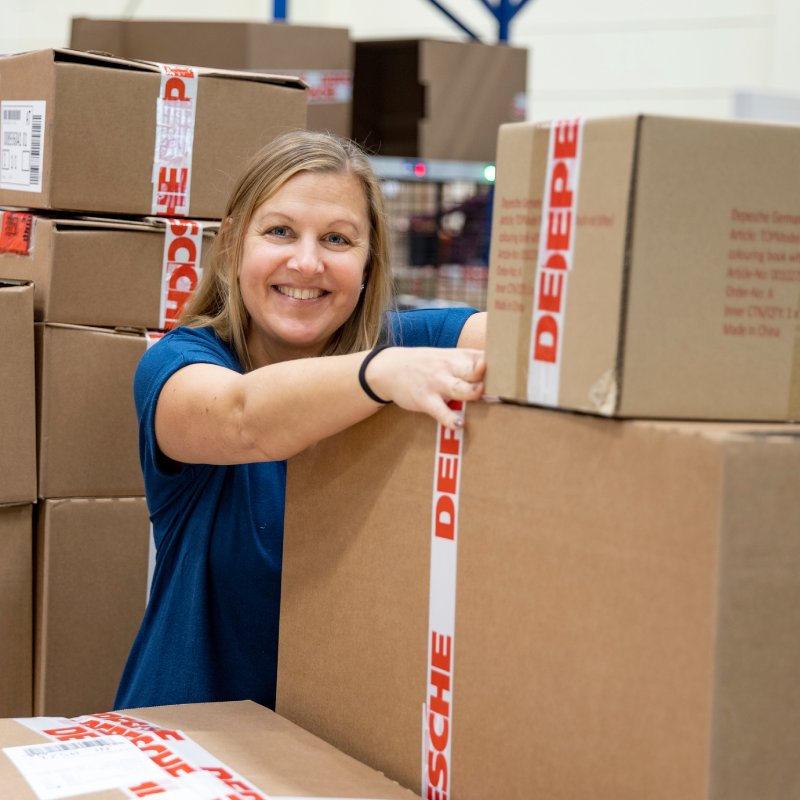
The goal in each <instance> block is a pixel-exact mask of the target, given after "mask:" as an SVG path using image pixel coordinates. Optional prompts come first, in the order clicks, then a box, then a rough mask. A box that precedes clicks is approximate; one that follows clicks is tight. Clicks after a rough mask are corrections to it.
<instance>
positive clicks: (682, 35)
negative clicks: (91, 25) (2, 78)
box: [0, 0, 800, 120]
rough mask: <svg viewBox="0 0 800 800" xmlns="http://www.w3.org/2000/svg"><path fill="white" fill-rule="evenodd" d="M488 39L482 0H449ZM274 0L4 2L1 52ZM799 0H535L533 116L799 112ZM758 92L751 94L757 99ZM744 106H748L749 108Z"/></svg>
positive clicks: (396, 9)
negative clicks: (115, 26)
mask: <svg viewBox="0 0 800 800" xmlns="http://www.w3.org/2000/svg"><path fill="white" fill-rule="evenodd" d="M285 5H286V16H287V19H288V21H289V22H292V23H297V24H305V25H332V26H342V27H346V28H349V29H350V32H351V36H352V37H353V38H354V39H360V38H377V37H406V36H409V37H442V38H450V39H458V40H465V39H466V36H465V34H464V33H463V32H462V31H461V30H460V29H459V28H457V27H456V26H455V25H454V24H453V22H451V21H450V20H449V19H448V18H447V17H446V16H445V14H444V13H442V11H440V10H439V9H438V8H437V7H436V6H435V5H434V4H433V3H431V2H430V0H400V1H398V0H285ZM442 5H444V7H445V8H447V9H449V10H450V11H452V12H453V13H454V14H455V15H457V16H458V18H459V19H460V20H462V21H463V22H464V23H465V24H466V25H467V26H468V27H469V28H470V29H471V30H472V31H473V32H474V33H476V34H477V35H478V36H480V37H481V39H483V40H484V41H486V42H489V43H493V42H496V41H497V36H498V26H497V22H496V20H495V18H494V16H493V15H492V14H491V13H490V11H489V10H488V9H487V8H486V7H485V5H484V3H483V2H482V0H442ZM274 10H275V9H274V5H273V2H272V0H267V2H264V0H227V1H226V2H225V3H218V2H208V0H191V1H190V0H170V2H168V3H164V2H158V0H94V1H92V0H84V1H83V2H74V1H73V0H3V10H2V19H3V22H2V26H0V52H2V53H11V52H17V51H20V50H31V49H38V48H42V47H53V46H66V45H67V44H68V43H69V36H70V20H71V18H72V17H73V16H96V17H116V16H119V17H131V18H149V19H160V18H172V19H209V20H213V19H226V20H234V19H235V20H259V21H271V20H272V19H273V15H274ZM799 40H800V3H798V2H797V0H703V1H702V2H697V0H672V2H669V3H665V2H660V1H657V0H530V1H529V2H528V3H527V4H526V5H525V6H524V8H522V9H521V11H520V12H519V13H518V14H517V15H516V17H515V18H514V19H513V21H512V22H511V25H510V35H509V41H510V43H511V44H514V45H517V46H520V47H526V48H529V49H530V56H529V62H528V87H529V96H528V117H529V118H530V119H537V120H538V119H549V118H551V117H556V116H565V115H572V114H576V113H579V114H581V115H599V114H603V115H605V114H617V113H628V112H641V111H649V112H659V113H669V114H681V115H700V116H718V117H736V116H740V115H743V114H747V113H756V111H759V110H758V109H754V108H753V107H754V106H757V105H759V103H760V105H761V108H760V111H759V113H762V114H764V115H766V116H769V115H774V114H778V113H780V107H781V106H783V107H784V108H783V114H785V115H789V114H794V118H795V119H798V118H800V47H798V41H799ZM754 96H755V97H754ZM744 106H749V109H748V108H745V107H744Z"/></svg>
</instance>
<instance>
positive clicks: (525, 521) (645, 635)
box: [277, 404, 800, 800]
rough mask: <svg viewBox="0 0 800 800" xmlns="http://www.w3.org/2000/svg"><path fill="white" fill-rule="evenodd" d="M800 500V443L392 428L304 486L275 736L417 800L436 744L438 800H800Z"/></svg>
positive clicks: (544, 415) (507, 418) (566, 422)
mask: <svg viewBox="0 0 800 800" xmlns="http://www.w3.org/2000/svg"><path fill="white" fill-rule="evenodd" d="M437 446H438V454H437ZM798 474H800V426H792V425H788V424H786V425H784V426H779V425H772V426H769V425H766V424H761V425H758V424H753V425H739V426H737V425H733V424H727V425H726V424H716V425H715V424H705V425H703V424H699V423H680V422H674V423H669V422H657V421H619V420H608V419H601V418H598V417H593V416H590V415H577V414H570V413H567V412H562V411H553V410H549V409H539V408H534V407H524V406H512V405H507V404H477V405H470V406H469V408H468V410H467V414H466V428H465V432H464V433H463V434H459V435H458V436H457V437H455V438H453V437H451V436H442V437H438V436H437V431H436V428H435V426H434V424H433V422H431V421H430V420H428V419H427V418H425V417H422V416H421V415H414V414H409V413H406V412H402V411H399V410H398V409H396V408H391V407H390V408H388V409H386V410H384V411H381V412H380V413H379V414H378V415H376V416H375V417H373V418H371V419H369V420H368V421H366V422H364V423H362V424H360V425H359V426H357V427H355V428H353V429H351V430H350V431H348V432H346V433H344V434H341V435H339V436H336V437H333V438H331V439H329V440H326V441H324V442H321V443H319V444H318V445H317V446H315V447H314V448H311V449H309V450H308V451H306V452H305V453H303V454H302V455H300V456H298V457H297V458H295V459H292V460H291V461H290V463H289V472H288V489H287V515H286V530H285V540H284V561H283V568H284V571H283V589H282V595H281V639H280V648H279V659H280V660H279V673H278V706H277V710H278V712H279V713H281V714H283V715H285V716H286V717H288V718H289V719H291V720H293V721H294V722H296V723H298V724H299V725H302V726H303V727H305V728H307V729H308V730H310V731H312V732H314V733H316V734H317V735H319V736H321V737H322V738H324V739H326V740H327V741H330V742H331V743H332V744H334V745H335V746H336V747H339V748H341V749H342V750H344V751H345V752H348V753H350V754H351V755H353V756H354V757H355V758H358V759H359V760H362V761H364V762H365V763H367V764H370V765H371V766H373V767H375V768H376V769H379V770H381V771H383V772H385V773H386V774H387V775H388V776H389V777H392V778H395V779H397V780H399V781H400V782H401V783H402V784H404V785H406V786H409V787H411V788H413V789H415V790H418V789H419V787H420V783H421V778H420V776H421V774H422V773H423V758H424V756H422V753H423V747H422V744H423V743H424V740H423V736H422V734H423V730H425V731H430V732H431V733H432V735H431V736H430V741H429V751H428V752H429V757H428V758H426V759H425V760H424V764H425V771H426V773H428V770H429V769H430V773H428V774H429V777H430V786H431V789H432V790H433V792H432V794H431V796H432V797H444V796H447V797H454V798H459V799H460V800H485V798H487V797H502V798H508V800H512V799H513V800H528V799H529V798H537V797H543V798H545V797H546V798H549V799H550V800H567V799H569V800H573V798H588V797H592V798H594V800H642V798H647V800H675V798H681V800H753V798H756V797H757V798H759V800H786V798H789V797H795V796H797V790H798V787H800V763H798V759H797V752H798V748H799V747H800V730H798V726H797V720H798V719H800V684H798V681H797V675H798V674H800V637H798V635H797V631H798V628H799V627H800V493H798V491H797V476H798ZM434 531H435V532H436V534H437V535H435V536H434V535H432V534H433V532H434ZM432 540H433V546H432ZM454 548H456V549H457V556H456V553H455V551H454ZM443 553H445V554H446V558H443ZM447 559H449V561H447ZM445 562H447V563H445ZM447 565H449V566H450V567H451V568H452V572H448V569H447V568H445V567H446V566H447ZM448 608H450V610H451V611H452V613H453V615H454V622H453V619H449V620H448V619H447V610H448ZM429 619H430V622H429ZM447 625H450V626H451V633H449V634H447V635H445V634H446V630H447V628H446V626H447ZM447 636H450V637H451V638H447ZM429 648H430V650H429ZM426 656H427V657H426ZM429 679H430V683H429ZM423 703H427V705H428V708H429V710H430V715H424V712H423ZM423 726H424V727H423ZM428 738H429V737H428V735H427V734H426V736H425V737H424V739H425V740H427V739H428ZM446 748H449V753H447V752H445V750H446ZM448 759H449V764H448ZM444 779H447V781H448V783H447V787H446V792H445V791H443V788H444V787H443V783H442V782H443V780H444ZM422 794H423V795H425V792H422Z"/></svg>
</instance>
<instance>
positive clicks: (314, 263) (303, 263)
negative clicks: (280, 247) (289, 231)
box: [288, 236, 323, 275]
mask: <svg viewBox="0 0 800 800" xmlns="http://www.w3.org/2000/svg"><path fill="white" fill-rule="evenodd" d="M288 266H289V268H290V269H296V270H297V271H298V272H301V273H302V274H304V275H314V274H315V273H317V272H322V269H323V265H322V253H321V251H320V247H319V243H318V242H317V240H316V239H315V238H312V237H310V236H309V237H301V238H300V239H298V240H297V243H296V245H295V248H294V252H293V253H292V256H291V258H290V259H289V264H288Z"/></svg>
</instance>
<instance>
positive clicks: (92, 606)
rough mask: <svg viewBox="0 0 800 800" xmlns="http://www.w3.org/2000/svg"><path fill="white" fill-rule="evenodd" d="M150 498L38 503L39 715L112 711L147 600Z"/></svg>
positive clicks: (36, 695)
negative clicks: (148, 499)
mask: <svg viewBox="0 0 800 800" xmlns="http://www.w3.org/2000/svg"><path fill="white" fill-rule="evenodd" d="M149 547H150V519H149V516H148V513H147V505H146V503H145V500H144V498H143V497H123V498H119V497H116V498H68V499H63V500H44V501H42V502H41V503H40V504H39V511H38V523H37V531H36V611H35V613H36V658H35V667H34V669H35V673H34V674H35V680H34V713H35V714H45V715H48V716H70V715H73V714H80V713H85V712H88V711H97V710H98V709H108V708H111V707H112V706H113V704H114V697H115V695H116V692H117V686H118V684H119V679H120V676H121V675H122V669H123V667H124V666H125V661H126V659H127V658H128V653H129V652H130V649H131V646H132V645H133V640H134V638H135V637H136V633H137V631H138V630H139V624H140V623H141V620H142V614H143V613H144V609H145V604H146V600H147V564H148V553H149Z"/></svg>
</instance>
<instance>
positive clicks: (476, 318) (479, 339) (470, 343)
mask: <svg viewBox="0 0 800 800" xmlns="http://www.w3.org/2000/svg"><path fill="white" fill-rule="evenodd" d="M458 346H459V347H471V348H473V349H474V350H483V349H484V348H485V347H486V312H485V311H479V312H478V313H477V314H473V315H472V316H470V317H467V321H466V322H465V323H464V327H463V328H462V329H461V335H460V336H459V337H458Z"/></svg>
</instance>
